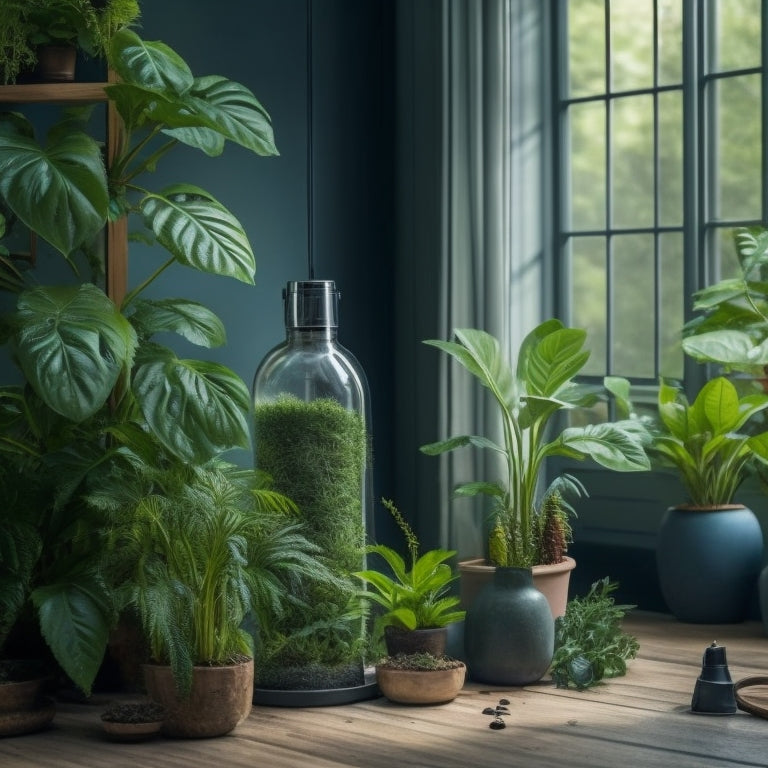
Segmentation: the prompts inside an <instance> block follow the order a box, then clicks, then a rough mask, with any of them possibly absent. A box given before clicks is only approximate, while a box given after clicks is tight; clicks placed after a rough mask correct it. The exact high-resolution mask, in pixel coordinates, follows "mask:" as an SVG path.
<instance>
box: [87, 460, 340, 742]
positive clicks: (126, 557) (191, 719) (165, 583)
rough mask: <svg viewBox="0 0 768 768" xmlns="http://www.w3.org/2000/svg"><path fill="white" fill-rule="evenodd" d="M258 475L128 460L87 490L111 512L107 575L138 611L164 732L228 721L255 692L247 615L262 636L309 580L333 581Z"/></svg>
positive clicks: (198, 733) (221, 728)
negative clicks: (137, 467) (98, 486)
mask: <svg viewBox="0 0 768 768" xmlns="http://www.w3.org/2000/svg"><path fill="white" fill-rule="evenodd" d="M134 466H135V465H134ZM261 483H262V479H261V478H260V476H259V475H258V474H257V473H255V472H254V471H252V470H245V469H241V468H239V467H236V466H234V465H230V464H227V463H225V462H223V461H215V462H210V463H208V464H206V465H201V466H194V465H192V466H190V465H185V464H182V463H180V462H166V464H165V466H155V467H152V466H149V465H141V468H140V471H139V472H136V471H134V470H133V469H132V468H131V467H130V466H129V467H128V468H126V469H125V470H124V471H122V472H120V473H115V474H114V476H113V477H111V478H108V479H105V482H104V484H103V486H102V488H101V489H99V490H98V491H96V490H95V491H94V492H92V493H91V494H90V495H89V496H88V498H87V501H88V503H89V504H90V505H92V506H94V507H96V508H98V509H99V510H101V511H102V512H103V513H104V514H106V515H107V516H108V517H109V519H110V527H109V529H108V531H109V540H108V544H107V552H108V555H107V565H106V567H105V573H106V575H107V577H109V578H110V579H111V586H112V589H113V591H114V594H115V595H116V596H117V597H118V600H119V606H118V607H119V608H121V609H122V610H128V611H132V612H134V613H135V614H136V615H137V616H138V617H139V620H140V623H141V626H142V629H143V632H144V635H145V637H146V640H147V644H148V646H149V651H150V657H151V658H150V664H148V665H147V666H146V667H145V683H146V685H147V692H148V694H149V695H150V697H151V698H152V699H153V700H154V701H157V702H158V703H160V704H162V705H163V707H164V708H165V719H164V723H163V732H164V733H165V734H166V735H168V736H174V737H208V736H219V735H223V734H224V733H227V732H229V731H231V730H232V729H233V728H234V727H236V726H237V725H238V723H240V722H241V721H242V720H243V719H244V718H245V717H246V716H247V715H248V713H249V712H250V710H251V700H252V698H253V653H254V639H253V636H252V635H251V633H250V632H248V631H247V630H246V629H245V625H244V623H245V621H246V619H248V620H249V621H250V623H251V624H253V625H255V627H256V629H257V631H258V635H259V639H260V640H261V639H262V638H266V637H268V635H269V631H270V626H271V622H272V620H273V617H274V616H277V615H279V614H280V612H281V610H282V608H283V606H284V605H285V604H287V603H288V602H289V601H301V598H302V594H303V587H302V584H303V583H304V582H305V581H314V580H319V579H320V580H322V579H326V580H330V577H329V574H328V571H327V569H326V568H325V566H323V565H322V563H321V562H320V561H319V560H318V558H317V557H316V553H317V550H316V548H315V547H314V546H313V545H312V544H311V543H310V542H309V541H307V540H306V539H305V538H304V537H303V536H301V534H300V533H299V531H298V530H297V527H296V526H295V525H291V524H289V523H286V515H287V514H288V513H289V512H290V510H291V509H292V505H291V503H290V502H289V501H288V500H287V499H286V498H285V497H282V496H281V495H279V494H276V493H275V492H273V491H271V490H270V489H269V488H265V487H263V486H262V485H261ZM224 692H226V694H225V693H224Z"/></svg>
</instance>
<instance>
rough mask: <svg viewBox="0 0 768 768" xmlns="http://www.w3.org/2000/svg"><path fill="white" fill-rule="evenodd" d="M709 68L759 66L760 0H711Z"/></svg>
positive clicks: (722, 68)
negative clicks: (712, 15) (712, 13)
mask: <svg viewBox="0 0 768 768" xmlns="http://www.w3.org/2000/svg"><path fill="white" fill-rule="evenodd" d="M712 7H713V8H714V11H715V13H714V18H713V19H712V22H711V23H712V24H713V29H714V33H713V34H712V35H711V38H710V40H711V42H710V46H711V50H710V51H709V60H710V67H711V71H713V72H727V71H728V70H731V69H748V68H749V67H759V66H760V0H712Z"/></svg>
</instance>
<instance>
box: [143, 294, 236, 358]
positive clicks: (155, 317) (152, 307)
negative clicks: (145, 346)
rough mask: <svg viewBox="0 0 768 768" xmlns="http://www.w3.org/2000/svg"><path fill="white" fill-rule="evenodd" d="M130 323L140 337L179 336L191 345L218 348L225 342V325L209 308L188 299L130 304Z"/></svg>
mask: <svg viewBox="0 0 768 768" xmlns="http://www.w3.org/2000/svg"><path fill="white" fill-rule="evenodd" d="M132 306H133V308H134V312H133V314H132V315H131V318H130V319H131V323H132V324H133V326H134V328H136V329H137V331H138V333H139V336H140V337H142V338H150V337H151V336H153V335H154V334H156V333H164V332H165V333H178V334H179V335H180V336H183V337H184V338H185V339H186V340H187V341H189V342H191V343H192V344H198V345H199V346H202V347H209V348H210V347H220V346H222V345H223V344H225V343H226V341H227V334H226V331H225V329H224V323H222V322H221V320H220V319H219V318H218V317H217V316H216V315H215V314H214V313H213V312H212V311H211V310H210V309H208V307H206V306H204V305H202V304H199V303H198V302H196V301H189V300H187V299H159V300H156V301H150V300H148V299H139V300H137V301H135V302H134V303H133V305H132Z"/></svg>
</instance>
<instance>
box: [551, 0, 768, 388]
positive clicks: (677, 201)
mask: <svg viewBox="0 0 768 768" xmlns="http://www.w3.org/2000/svg"><path fill="white" fill-rule="evenodd" d="M764 5H768V2H766V0H555V5H554V8H555V13H554V19H553V20H554V29H555V37H554V40H555V41H556V45H555V46H554V47H555V50H556V51H557V52H558V53H557V56H558V60H557V62H556V66H555V68H554V72H555V89H554V93H555V94H556V100H555V116H556V119H555V121H554V122H555V125H556V129H555V130H556V138H555V142H554V164H553V167H554V169H555V185H554V188H555V190H556V194H555V201H554V226H555V232H556V235H557V240H556V242H557V258H556V274H557V277H558V278H559V283H558V284H559V285H560V296H559V298H558V300H559V302H560V306H559V309H560V312H559V314H560V316H562V317H564V318H567V319H568V321H569V322H570V323H571V324H573V325H576V326H580V327H584V328H586V329H587V331H588V334H589V339H590V342H591V347H592V356H591V358H590V361H589V369H588V373H589V374H590V375H592V376H596V377H602V376H603V375H606V374H614V375H620V376H626V377H628V378H630V379H631V380H632V381H634V382H635V383H637V384H644V383H645V384H652V383H654V382H655V381H657V380H658V377H659V376H668V377H675V378H683V377H684V374H685V370H684V369H685V366H686V365H691V364H690V363H686V361H685V360H684V357H683V354H682V351H681V350H680V345H679V338H680V330H681V328H682V325H683V323H684V321H685V319H686V318H687V316H688V315H687V314H686V313H687V312H689V311H690V296H691V293H692V292H693V291H694V290H695V289H696V288H698V287H700V286H702V285H704V284H706V283H709V282H712V281H713V280H715V279H718V278H719V277H721V276H727V275H729V274H732V273H733V271H734V269H735V266H736V261H735V256H734V253H733V245H732V241H731V236H730V231H731V229H732V228H733V227H734V226H740V225H744V224H755V223H759V222H760V221H768V216H767V215H766V198H767V196H766V194H765V189H764V188H765V178H766V173H765V171H764V168H765V165H766V158H765V155H764V148H765V146H766V126H765V121H764V120H763V111H764V109H765V99H764V96H763V93H764V90H765V88H766V78H765V74H764V70H763V58H764V49H765V45H766V44H765V40H764V38H765V37H766V35H765V34H764V33H763V32H762V27H763V25H762V24H761V18H762V15H763V13H764V12H765V9H764V8H763V6H764ZM691 370H693V368H691Z"/></svg>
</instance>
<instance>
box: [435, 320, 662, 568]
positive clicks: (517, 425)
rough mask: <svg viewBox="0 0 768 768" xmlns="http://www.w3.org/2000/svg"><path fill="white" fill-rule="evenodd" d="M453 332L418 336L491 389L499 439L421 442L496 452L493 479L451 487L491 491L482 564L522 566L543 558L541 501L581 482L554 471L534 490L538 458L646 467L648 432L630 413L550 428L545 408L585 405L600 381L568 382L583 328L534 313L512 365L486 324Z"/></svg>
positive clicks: (470, 492)
mask: <svg viewBox="0 0 768 768" xmlns="http://www.w3.org/2000/svg"><path fill="white" fill-rule="evenodd" d="M454 334H455V337H456V340H455V341H441V340H435V339H430V340H428V341H426V342H425V343H426V344H429V345H431V346H433V347H437V348H438V349H440V350H442V351H443V352H445V353H446V354H448V355H450V357H451V358H453V359H454V360H456V361H457V362H458V363H460V364H461V366H462V367H463V368H465V369H466V370H467V371H468V372H469V373H470V374H471V375H472V376H474V377H475V378H476V379H477V380H478V381H479V382H480V383H481V384H482V385H483V386H484V387H485V388H486V389H487V390H488V391H489V392H490V394H491V396H492V402H493V403H495V405H496V406H497V413H498V416H499V420H500V424H501V429H502V435H503V442H501V443H497V442H495V441H494V440H491V439H490V438H488V437H484V436H482V435H458V436H455V437H450V438H448V439H446V440H442V441H440V442H436V443H430V444H429V445H424V446H422V447H421V450H422V451H423V452H424V453H426V454H428V455H438V454H441V453H444V452H446V451H452V450H456V449H458V448H462V447H464V446H474V447H476V448H482V449H486V450H490V451H493V452H495V453H497V454H499V455H500V456H501V457H502V458H503V463H504V470H505V472H504V476H503V477H502V478H500V479H498V480H494V479H488V480H478V481H472V482H466V483H462V484H461V485H459V486H458V487H457V488H456V489H455V491H454V493H455V495H456V496H459V497H462V496H463V497H468V496H476V495H478V494H485V495H487V496H490V497H491V498H492V499H493V502H494V508H493V515H494V520H495V525H494V528H493V530H492V531H491V536H490V541H489V559H490V561H491V564H492V565H495V566H517V567H525V568H529V567H531V566H533V565H537V564H540V563H541V562H542V560H541V549H542V534H543V532H544V526H543V525H542V520H543V519H542V515H541V511H542V500H545V499H546V498H547V497H548V496H549V495H550V493H551V492H555V491H556V492H557V493H559V494H562V492H564V491H565V492H568V491H575V492H576V493H580V492H581V490H582V489H581V487H580V485H579V484H575V481H574V479H572V478H570V477H568V476H566V475H562V476H560V477H558V478H556V479H555V481H554V484H553V485H551V486H550V488H549V489H547V490H545V491H544V492H543V493H542V492H541V489H540V487H539V485H540V482H541V480H542V478H543V472H544V468H545V463H546V460H547V459H548V458H551V457H555V456H563V457H566V458H568V459H575V460H583V459H587V458H590V459H592V460H594V461H595V462H597V463H598V464H600V465H601V466H603V467H606V468H607V469H612V470H617V471H624V472H630V471H642V470H647V469H649V468H650V462H649V460H648V457H647V456H646V453H645V450H644V442H645V440H646V438H647V435H646V433H645V430H644V428H643V427H642V425H641V424H640V423H639V422H637V421H634V422H633V421H631V420H620V421H616V422H604V423H598V424H587V425H585V426H565V427H564V428H562V429H559V430H558V429H555V427H556V424H555V421H554V418H553V417H555V416H556V414H558V412H561V411H567V410H571V409H574V408H580V407H586V406H590V405H594V404H595V402H596V401H597V400H598V398H599V397H600V389H599V388H595V387H594V386H591V385H586V384H583V383H580V382H577V381H575V377H576V376H578V374H579V373H580V372H581V371H582V369H583V368H584V365H585V364H586V362H587V360H588V358H589V350H588V349H586V348H585V343H586V336H587V335H586V332H585V331H584V330H583V329H581V328H567V327H565V326H564V325H563V324H562V323H561V322H560V321H559V320H557V319H554V318H553V319H550V320H547V321H545V322H543V323H542V324H541V325H539V326H538V327H536V328H534V329H533V330H532V331H531V332H530V333H529V334H528V335H527V336H526V337H525V339H524V340H523V342H522V344H521V346H520V349H519V351H518V354H517V360H516V363H515V364H514V367H513V365H512V364H510V362H509V361H508V359H507V357H506V356H505V354H504V351H503V350H502V347H501V344H500V343H499V341H498V340H497V339H496V338H494V337H493V336H492V335H491V334H489V333H487V332H486V331H483V330H479V329H474V328H463V329H457V330H455V331H454ZM614 384H615V382H614ZM560 503H562V501H561V502H560Z"/></svg>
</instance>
